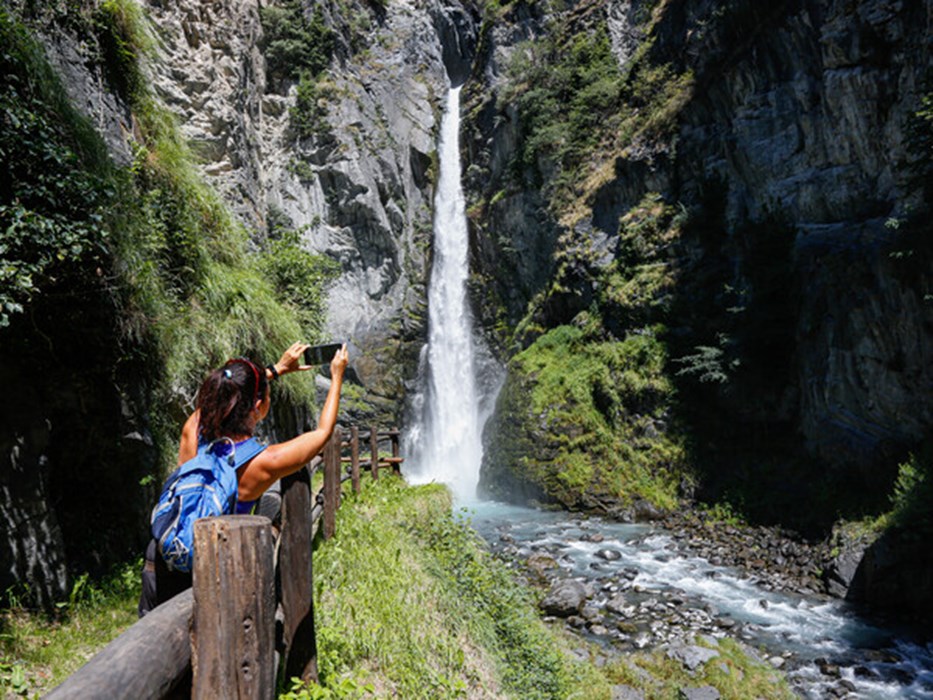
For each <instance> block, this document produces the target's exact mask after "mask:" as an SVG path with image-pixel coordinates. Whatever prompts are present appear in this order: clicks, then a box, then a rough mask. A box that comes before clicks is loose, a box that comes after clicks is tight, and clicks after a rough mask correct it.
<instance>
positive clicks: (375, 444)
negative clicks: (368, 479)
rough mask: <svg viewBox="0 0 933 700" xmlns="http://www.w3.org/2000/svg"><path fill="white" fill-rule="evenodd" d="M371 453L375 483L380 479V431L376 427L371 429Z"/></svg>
mask: <svg viewBox="0 0 933 700" xmlns="http://www.w3.org/2000/svg"><path fill="white" fill-rule="evenodd" d="M369 453H370V455H371V458H370V465H371V469H372V474H373V481H376V480H377V479H378V478H379V431H377V430H376V426H375V425H374V426H373V427H372V428H370V429H369Z"/></svg>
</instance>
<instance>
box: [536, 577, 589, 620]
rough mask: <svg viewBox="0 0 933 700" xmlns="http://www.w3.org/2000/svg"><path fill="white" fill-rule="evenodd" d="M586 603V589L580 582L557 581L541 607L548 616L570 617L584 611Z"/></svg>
mask: <svg viewBox="0 0 933 700" xmlns="http://www.w3.org/2000/svg"><path fill="white" fill-rule="evenodd" d="M585 601H586V587H585V586H584V585H583V584H582V583H580V582H579V581H573V580H561V581H556V582H555V583H554V584H553V585H552V586H551V589H550V590H549V591H548V593H547V595H546V596H545V597H544V599H543V600H542V601H541V603H540V604H539V607H540V608H541V609H542V610H543V611H544V612H545V614H547V615H554V616H555V617H570V616H571V615H575V614H577V613H579V612H580V611H581V610H582V609H583V603H584V602H585Z"/></svg>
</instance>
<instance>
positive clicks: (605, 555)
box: [596, 549, 622, 561]
mask: <svg viewBox="0 0 933 700" xmlns="http://www.w3.org/2000/svg"><path fill="white" fill-rule="evenodd" d="M596 556H597V557H599V558H600V559H605V560H606V561H618V560H619V559H621V558H622V553H621V552H620V551H618V550H616V549H600V550H599V551H597V552H596Z"/></svg>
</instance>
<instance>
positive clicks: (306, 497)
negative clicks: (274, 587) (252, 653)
mask: <svg viewBox="0 0 933 700" xmlns="http://www.w3.org/2000/svg"><path fill="white" fill-rule="evenodd" d="M311 525H312V523H311V474H310V472H309V470H308V468H307V467H305V468H303V469H300V470H298V471H297V472H295V473H294V474H291V475H289V476H286V477H284V478H283V479H282V532H281V534H280V535H279V559H278V572H277V573H278V586H279V590H280V591H281V596H282V600H281V603H282V615H283V617H284V629H283V637H284V640H283V641H284V646H285V650H284V654H285V659H284V663H283V664H281V665H282V666H284V669H285V680H286V681H287V680H288V679H289V678H292V677H293V676H300V677H301V679H302V680H305V681H317V679H318V676H317V641H316V639H315V634H314V605H313V601H312V594H313V591H314V583H313V580H312V562H311Z"/></svg>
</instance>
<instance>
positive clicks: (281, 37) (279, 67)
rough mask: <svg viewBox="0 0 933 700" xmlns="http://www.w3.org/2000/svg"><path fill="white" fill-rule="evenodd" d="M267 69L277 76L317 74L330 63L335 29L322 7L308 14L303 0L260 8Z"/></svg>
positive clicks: (289, 76)
mask: <svg viewBox="0 0 933 700" xmlns="http://www.w3.org/2000/svg"><path fill="white" fill-rule="evenodd" d="M259 17H260V20H261V21H262V29H263V37H264V38H263V49H264V54H265V57H266V70H267V71H268V73H269V75H270V76H271V77H273V78H276V79H292V80H293V79H295V78H298V77H299V76H300V75H309V76H311V77H314V76H317V75H318V74H319V73H320V72H321V71H323V70H324V69H325V68H327V66H328V65H330V60H331V56H332V55H333V52H334V33H333V31H332V30H331V29H330V28H329V27H328V26H327V24H326V23H325V22H324V16H323V15H322V14H321V10H320V8H317V9H315V11H314V13H313V14H312V15H311V16H310V17H307V16H306V15H305V12H304V9H303V7H302V3H301V2H300V0H285V2H283V3H282V4H281V5H269V6H266V7H263V8H260V11H259Z"/></svg>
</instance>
